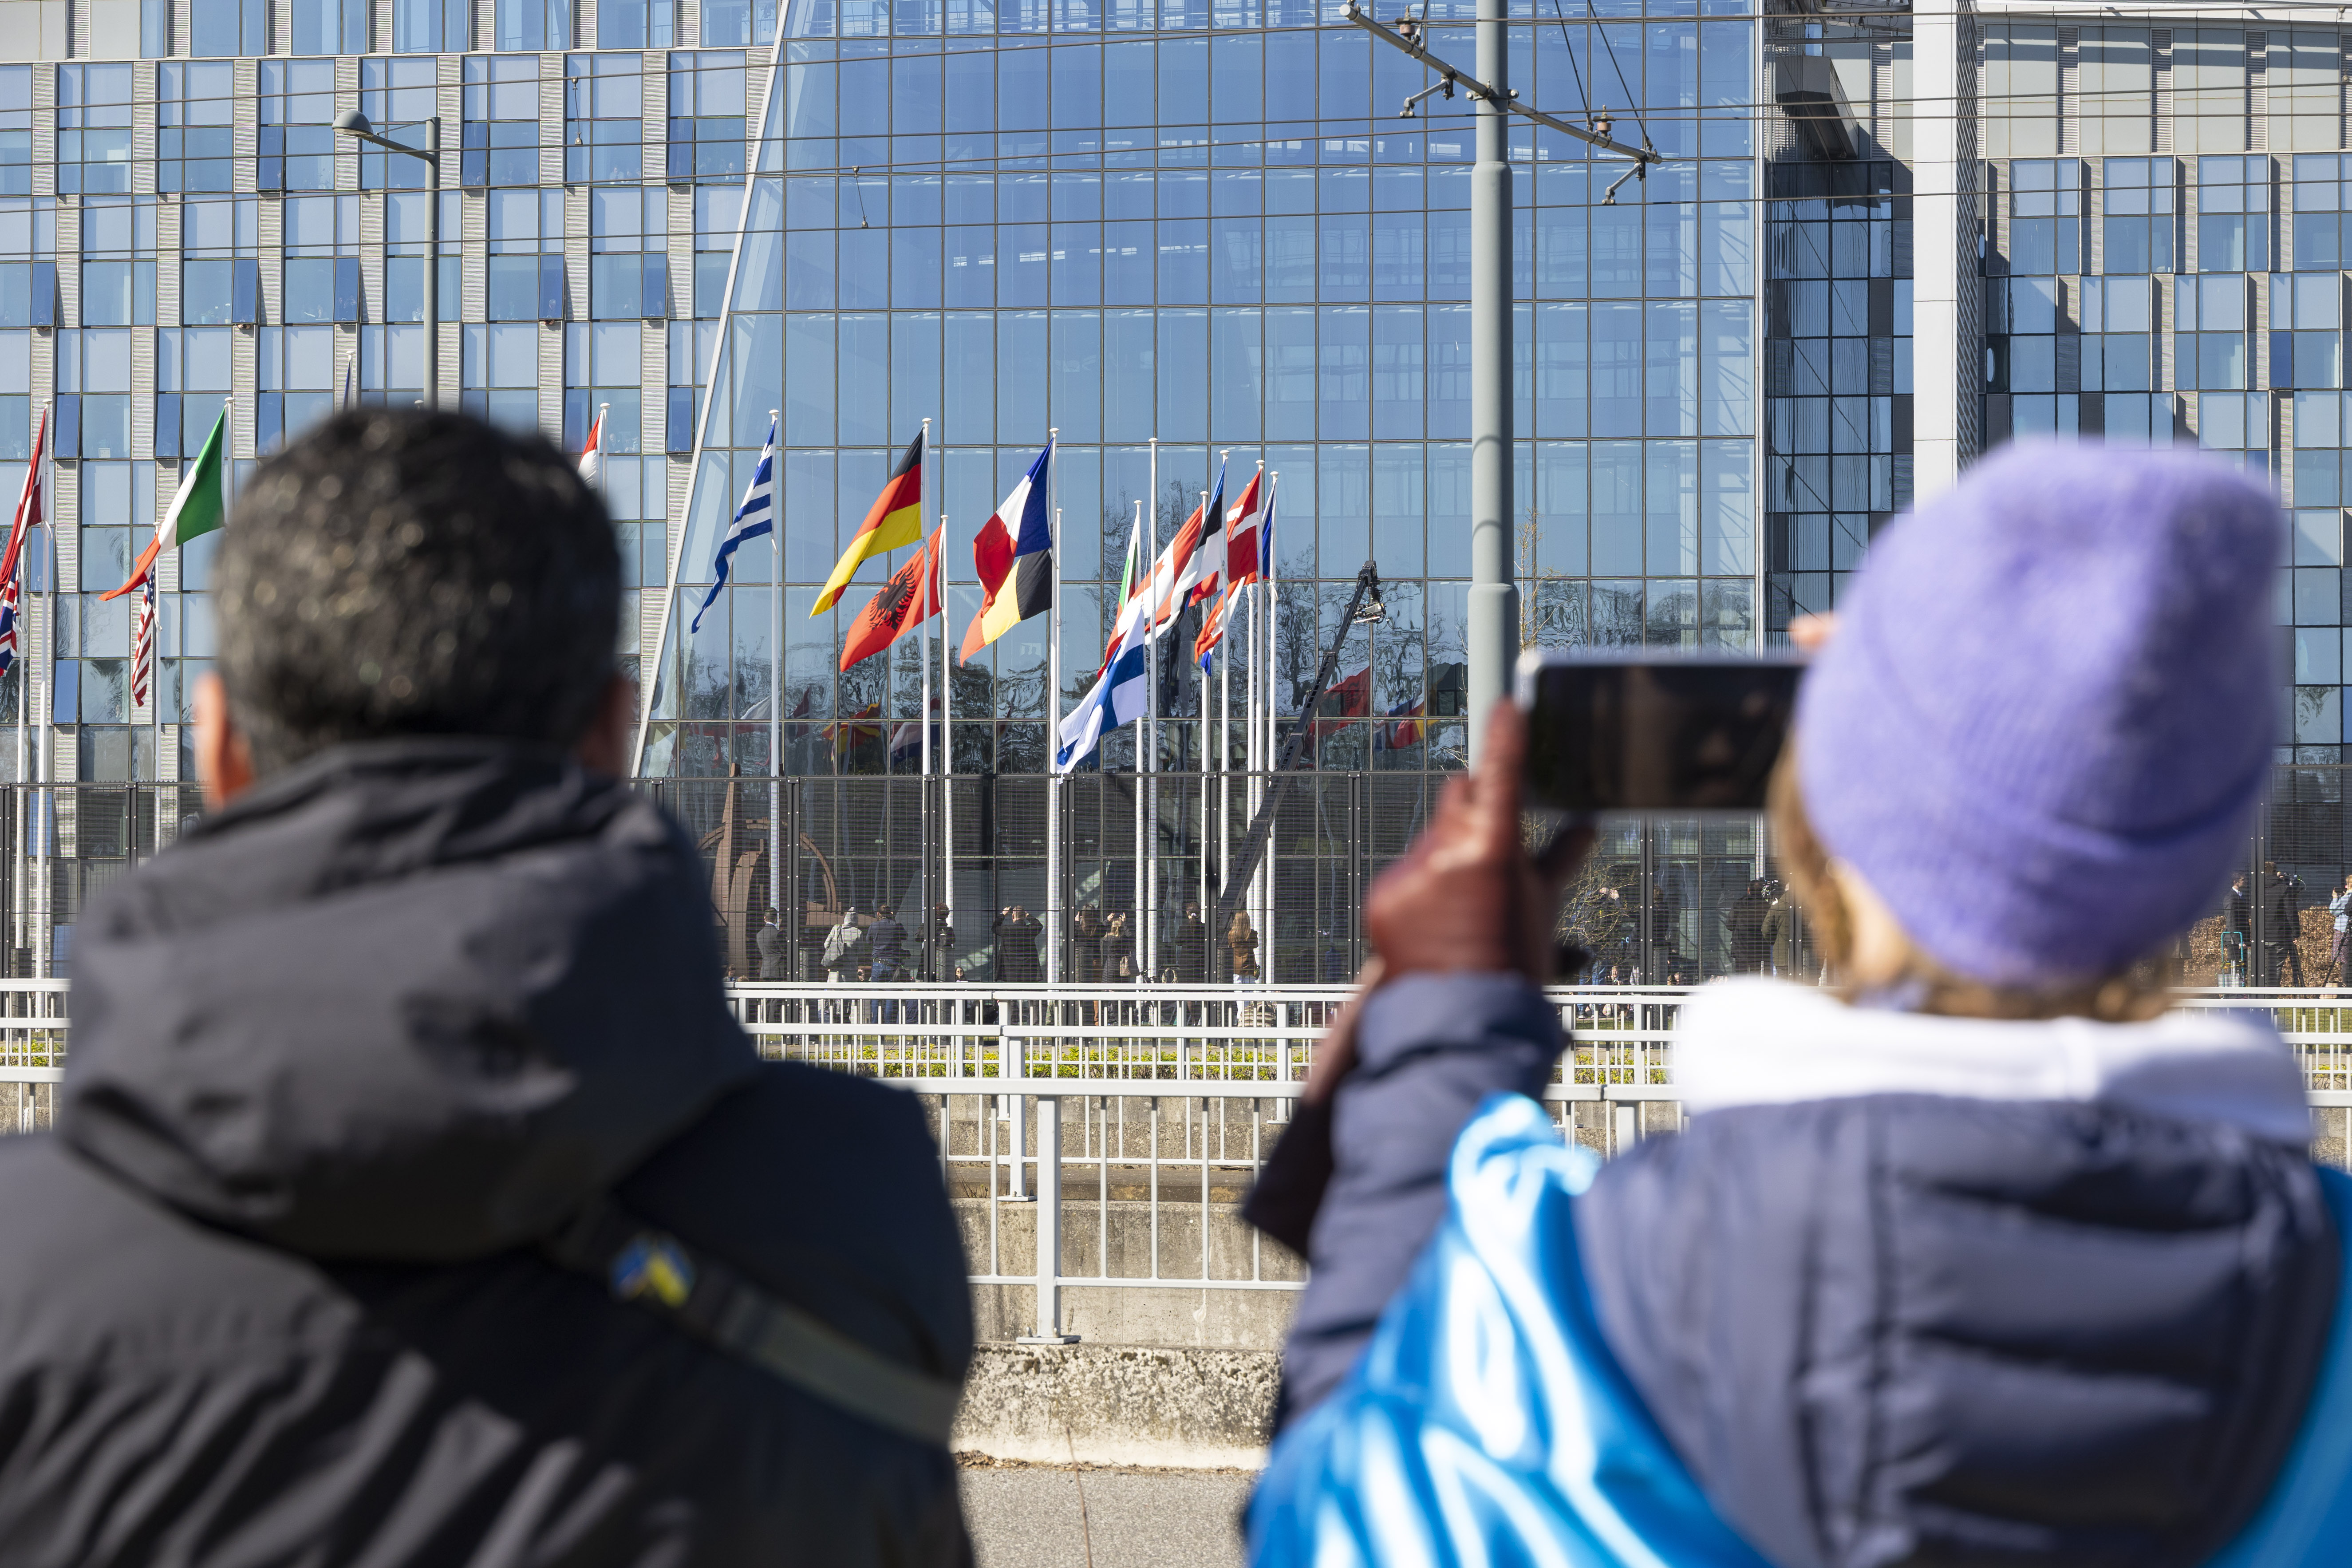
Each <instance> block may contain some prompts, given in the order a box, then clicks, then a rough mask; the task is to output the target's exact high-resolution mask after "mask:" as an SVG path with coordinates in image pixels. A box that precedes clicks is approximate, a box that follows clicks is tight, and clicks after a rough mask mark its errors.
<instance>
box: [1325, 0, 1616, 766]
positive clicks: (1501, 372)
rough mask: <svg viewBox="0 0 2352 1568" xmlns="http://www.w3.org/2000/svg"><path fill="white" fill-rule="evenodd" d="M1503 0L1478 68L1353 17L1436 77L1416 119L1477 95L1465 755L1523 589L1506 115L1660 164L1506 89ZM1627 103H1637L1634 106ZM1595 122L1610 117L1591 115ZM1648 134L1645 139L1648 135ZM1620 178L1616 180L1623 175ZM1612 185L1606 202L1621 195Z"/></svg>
mask: <svg viewBox="0 0 2352 1568" xmlns="http://www.w3.org/2000/svg"><path fill="white" fill-rule="evenodd" d="M1346 16H1347V19H1348V20H1349V21H1350V22H1352V23H1354V24H1355V25H1356V26H1359V27H1361V28H1363V29H1364V30H1365V31H1366V32H1368V33H1370V34H1371V35H1372V37H1376V38H1378V39H1380V40H1381V42H1383V43H1385V44H1387V45H1389V46H1390V47H1391V48H1396V49H1402V51H1404V52H1405V53H1406V54H1408V55H1411V56H1412V58H1414V59H1416V60H1419V61H1420V62H1421V63H1422V64H1423V66H1425V67H1427V68H1429V69H1430V70H1432V71H1434V72H1436V73H1437V75H1438V77H1439V78H1440V80H1439V81H1438V82H1437V84H1436V85H1434V86H1432V87H1428V88H1424V89H1422V90H1421V91H1420V92H1417V93H1415V94H1414V95H1412V97H1411V98H1408V99H1407V100H1405V104H1404V108H1403V110H1402V111H1401V112H1402V115H1403V116H1405V117H1408V118H1409V117H1411V116H1412V113H1413V112H1414V110H1415V108H1416V106H1417V105H1418V104H1419V103H1420V102H1421V100H1423V99H1425V98H1427V97H1428V96H1429V95H1430V94H1431V93H1433V92H1440V91H1442V92H1444V94H1445V96H1446V97H1448V98H1451V97H1453V96H1454V89H1455V88H1456V87H1460V88H1461V89H1463V90H1464V91H1465V92H1466V93H1468V95H1469V96H1470V98H1471V100H1473V102H1474V105H1475V108H1474V110H1473V113H1474V117H1475V123H1476V126H1477V149H1476V160H1475V163H1473V164H1472V165H1471V170H1470V606H1469V609H1470V613H1469V626H1468V627H1467V632H1468V639H1467V640H1468V644H1469V646H1468V648H1467V650H1466V651H1467V653H1468V655H1469V663H1470V713H1469V720H1470V758H1471V761H1472V763H1474V764H1475V763H1476V761H1477V759H1478V755H1479V753H1480V752H1481V751H1482V750H1483V748H1484V745H1485V738H1486V714H1487V712H1488V710H1491V709H1492V708H1493V707H1494V705H1495V704H1496V702H1497V701H1499V700H1501V699H1502V698H1503V697H1504V695H1505V694H1506V693H1507V692H1508V691H1509V690H1510V680H1511V663H1512V660H1513V658H1515V657H1516V656H1517V651H1518V642H1519V637H1518V631H1519V591H1518V586H1517V584H1516V583H1515V582H1514V581H1513V580H1512V574H1511V165H1510V162H1509V156H1508V154H1509V147H1508V145H1507V141H1506V139H1505V136H1504V131H1505V124H1506V122H1505V118H1504V117H1505V116H1506V115H1511V114H1516V115H1518V116H1520V117H1521V118H1523V119H1526V120H1529V121H1534V122H1535V123H1537V124H1539V125H1545V126H1549V127H1550V128H1551V129H1552V130H1554V131H1558V132H1563V133H1565V134H1567V135H1570V136H1573V137H1575V138H1576V139H1577V140H1578V141H1580V142H1589V143H1591V145H1592V146H1595V147H1598V148H1601V149H1602V150H1604V151H1606V152H1611V153H1621V154H1622V155H1623V156H1625V157H1628V158H1631V159H1633V160H1634V163H1633V168H1632V169H1630V170H1628V171H1627V173H1628V174H1640V175H1641V176H1642V177H1643V179H1647V178H1648V174H1647V172H1646V171H1647V165H1649V164H1652V163H1658V162H1660V161H1661V160H1660V158H1659V155H1658V153H1657V152H1656V150H1655V149H1654V148H1651V147H1649V146H1647V145H1646V144H1645V145H1643V146H1641V147H1629V146H1627V145H1626V144H1625V143H1623V142H1618V141H1616V140H1614V139H1612V137H1610V136H1609V135H1608V134H1607V133H1606V132H1605V130H1604V131H1590V130H1585V129H1583V128H1581V127H1579V126H1575V125H1571V124H1570V123H1569V122H1568V121H1565V120H1561V119H1559V118H1558V117H1557V116H1554V115H1549V114H1546V113H1544V112H1543V111H1542V110H1538V109H1531V108H1528V106H1527V105H1525V104H1523V103H1520V102H1519V101H1518V99H1517V94H1515V93H1514V92H1513V91H1512V90H1511V83H1510V74H1511V73H1510V38H1509V29H1508V28H1507V26H1505V23H1506V20H1507V16H1508V9H1507V4H1506V0H1478V17H1477V39H1478V53H1477V73H1476V75H1475V76H1473V75H1471V74H1469V73H1468V72H1465V71H1463V70H1460V69H1458V68H1455V67H1454V66H1451V65H1449V64H1447V63H1446V62H1445V61H1444V60H1442V59H1440V58H1437V57H1436V56H1435V55H1433V54H1431V53H1430V52H1429V51H1428V50H1427V49H1426V48H1424V47H1422V43H1421V37H1422V34H1423V31H1424V29H1423V26H1422V24H1421V22H1420V21H1419V19H1417V18H1415V17H1413V16H1405V17H1403V18H1402V19H1401V20H1400V21H1399V22H1398V23H1397V24H1396V25H1395V26H1393V27H1388V26H1381V24H1380V23H1378V22H1376V21H1374V20H1373V19H1372V18H1371V17H1370V16H1366V15H1365V14H1364V12H1363V11H1362V10H1361V9H1360V8H1359V7H1358V6H1357V5H1355V4H1354V3H1353V0H1350V3H1349V5H1348V8H1347V12H1346ZM1628 107H1629V108H1631V107H1632V106H1631V105H1629V106H1628ZM1596 123H1605V122H1602V121H1596ZM1647 141H1648V137H1647V136H1646V135H1645V136H1644V137H1643V142H1644V143H1646V142H1647ZM1623 183H1624V182H1623V181H1622V179H1621V180H1620V181H1619V182H1618V184H1623ZM1616 197H1617V187H1616V186H1615V185H1612V186H1611V187H1610V188H1609V194H1608V195H1607V196H1606V197H1604V198H1603V199H1604V201H1605V202H1606V203H1608V204H1610V205H1614V203H1615V201H1616Z"/></svg>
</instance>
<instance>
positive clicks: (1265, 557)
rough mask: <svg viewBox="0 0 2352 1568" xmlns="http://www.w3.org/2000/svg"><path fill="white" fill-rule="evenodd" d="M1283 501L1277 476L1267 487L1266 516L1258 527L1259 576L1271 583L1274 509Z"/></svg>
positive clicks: (1280, 480)
mask: <svg viewBox="0 0 2352 1568" xmlns="http://www.w3.org/2000/svg"><path fill="white" fill-rule="evenodd" d="M1281 499H1282V476H1281V475H1279V474H1276V476H1275V479H1274V483H1272V484H1270V485H1268V486H1266V487H1265V517H1264V518H1262V519H1261V520H1260V521H1259V522H1258V525H1257V571H1258V575H1259V576H1261V577H1264V578H1265V579H1266V580H1268V581H1269V582H1270V581H1272V580H1273V577H1274V509H1275V504H1276V502H1277V501H1279V500H1281Z"/></svg>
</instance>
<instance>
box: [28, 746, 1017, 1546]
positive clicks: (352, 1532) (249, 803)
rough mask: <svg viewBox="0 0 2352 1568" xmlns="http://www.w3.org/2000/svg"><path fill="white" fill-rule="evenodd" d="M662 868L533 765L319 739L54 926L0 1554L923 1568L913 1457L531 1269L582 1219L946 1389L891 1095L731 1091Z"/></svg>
mask: <svg viewBox="0 0 2352 1568" xmlns="http://www.w3.org/2000/svg"><path fill="white" fill-rule="evenodd" d="M701 882H702V879H701V876H700V873H699V870H698V866H697V862H696V857H695V855H694V852H693V849H692V847H691V846H690V845H689V844H688V842H687V841H686V839H685V838H684V837H683V836H682V835H681V834H680V833H679V831H678V830H677V827H676V826H674V825H673V824H671V823H670V822H669V820H668V819H667V817H665V816H663V815H662V814H661V813H660V812H659V811H658V810H657V809H656V807H654V806H653V805H650V804H649V803H647V802H646V801H645V800H643V799H642V798H640V797H638V796H636V795H633V794H632V793H630V792H629V791H628V790H627V789H625V787H624V786H622V785H620V784H615V783H613V782H611V781H609V780H604V779H601V778H598V777H595V776H593V775H591V774H588V773H583V772H582V771H581V770H580V769H578V768H577V767H575V766H572V765H571V764H570V763H566V762H563V761H562V760H560V759H558V758H556V757H555V756H553V755H552V754H550V753H545V752H535V751H530V750H525V749H521V748H518V747H513V746H509V745H504V744H500V743H497V742H478V741H464V740H448V741H416V742H385V743H380V744H374V745H367V746H354V747H346V748H341V749H340V750H337V751H335V752H330V753H328V754H326V755H324V756H321V757H319V758H316V759H313V760H312V761H311V762H310V763H306V764H304V765H303V766H301V767H299V768H298V769H296V770H293V771H291V772H289V773H286V774H284V775H282V776H280V777H278V778H277V779H274V780H271V781H269V782H268V783H267V784H263V785H262V786H260V787H259V788H257V789H256V790H254V791H253V792H251V793H250V794H249V795H246V796H245V797H243V798H242V799H240V800H239V801H237V802H236V804H235V805H232V806H231V807H229V808H228V809H227V810H226V811H223V812H221V813H219V814H218V815H216V816H213V817H210V818H208V819H207V820H205V822H204V823H202V824H201V825H199V826H196V827H195V828H194V830H193V831H191V832H190V833H189V834H188V835H187V836H186V837H184V839H183V841H182V843H181V844H180V845H179V846H178V847H174V848H173V849H172V850H171V851H169V852H168V853H166V854H164V855H163V856H162V857H160V858H157V859H156V860H155V861H154V862H153V863H152V865H150V866H149V867H147V868H142V870H140V871H139V872H137V873H136V874H134V875H133V876H131V877H130V878H128V879H125V880H124V881H123V882H121V883H120V884H118V885H117V886H116V887H115V888H113V889H110V890H109V891H108V892H107V893H106V894H105V895H104V896H103V897H101V898H100V899H98V900H93V901H92V904H91V906H90V907H89V910H88V911H87V913H86V915H85V918H84V920H83V921H82V924H81V926H80V929H79V932H78V941H77V951H76V972H77V973H76V981H75V988H74V995H73V1007H74V1029H73V1035H72V1047H71V1052H70V1055H69V1058H68V1067H67V1070H66V1078H65V1083H64V1086H63V1090H62V1099H61V1102H60V1107H59V1111H58V1131H57V1133H56V1135H54V1136H46V1135H45V1136H34V1137H24V1138H8V1139H0V1192H5V1194H7V1195H6V1201H5V1204H4V1205H0V1258H5V1259H6V1260H7V1261H6V1263H5V1266H0V1559H5V1561H6V1562H8V1563H38V1564H47V1563H58V1564H65V1563H76V1564H86V1563H222V1564H227V1563H236V1564H246V1563H252V1564H268V1563H305V1564H308V1563H567V1564H568V1563H583V1564H584V1563H664V1564H670V1563H738V1562H760V1563H891V1564H898V1563H908V1564H913V1563H959V1562H961V1561H964V1560H965V1559H966V1558H967V1557H968V1555H969V1549H968V1546H967V1543H966V1541H965V1537H964V1533H963V1528H962V1523H961V1514H960V1511H959V1508H958V1503H957V1494H956V1479H955V1475H954V1471H953V1468H952V1466H951V1461H950V1458H949V1456H948V1455H947V1453H946V1452H945V1451H944V1449H942V1448H940V1447H936V1446H932V1445H926V1444H922V1443H919V1442H916V1441H914V1440H912V1439H909V1438H905V1437H900V1436H893V1435H891V1434H889V1433H887V1432H885V1431H883V1430H881V1429H880V1428H878V1427H876V1426H871V1425H869V1424H867V1423H866V1421H864V1420H862V1419H860V1418H859V1417H857V1416H855V1415H850V1414H848V1413H846V1412H845V1411H843V1410H840V1409H837V1408H835V1407H834V1406H832V1405H827V1404H824V1403H823V1402H822V1401H820V1400H819V1399H817V1398H816V1397H815V1396H814V1395H812V1394H806V1393H803V1392H802V1391H800V1390H799V1389H798V1388H796V1387H794V1386H792V1385H790V1384H786V1383H785V1382H783V1381H782V1380H781V1379H778V1378H776V1377H774V1376H772V1374H770V1373H766V1372H764V1371H761V1370H759V1369H758V1368H756V1367H754V1366H752V1365H751V1364H749V1363H744V1362H740V1361H738V1360H736V1359H734V1358H733V1357H730V1356H729V1355H728V1354H726V1353H724V1352H720V1351H718V1350H715V1349H712V1348H709V1347H708V1346H706V1345H705V1344H703V1343H702V1342H699V1341H698V1340H695V1339H693V1338H691V1337H689V1336H688V1334H687V1333H686V1332H684V1331H682V1330H680V1329H678V1328H677V1327H675V1326H673V1325H672V1324H671V1323H670V1322H668V1321H665V1320H663V1319H660V1318H657V1317H656V1316H655V1315H653V1313H652V1312H650V1311H649V1310H646V1309H643V1308H640V1307H637V1306H635V1305H630V1304H626V1303H623V1302H620V1301H617V1300H614V1298H613V1297H612V1296H611V1295H609V1294H608V1293H607V1292H606V1290H605V1289H604V1286H603V1284H602V1283H601V1282H600V1281H598V1280H597V1279H593V1278H590V1277H588V1276H587V1275H584V1274H575V1273H572V1272H570V1271H567V1270H566V1269H564V1268H561V1267H558V1266H557V1265H555V1264H553V1263H551V1262H549V1261H546V1260H545V1259H544V1258H542V1257H541V1254H540V1253H539V1252H538V1251H537V1250H536V1244H538V1243H539V1242H541V1241H542V1240H543V1239H545V1238H546V1237H548V1236H549V1235H550V1233H551V1231H553V1230H554V1229H555V1228H556V1227H557V1226H559V1225H560V1224H561V1223H562V1221H563V1220H564V1219H565V1218H566V1216H568V1215H571V1214H572V1212H573V1211H575V1210H576V1209H577V1208H579V1207H580V1205H582V1204H583V1202H585V1201H587V1200H589V1199H591V1198H594V1197H596V1196H598V1195H600V1194H608V1195H610V1196H611V1197H612V1198H613V1199H614V1201H615V1202H617V1203H618V1204H619V1205H622V1206H623V1207H625V1209H626V1210H627V1211H629V1212H630V1213H631V1214H632V1215H635V1216H636V1217H637V1218H638V1219H640V1220H642V1221H644V1222H646V1224H648V1225H650V1226H657V1227H659V1228H661V1229H663V1230H666V1231H667V1232H670V1233H671V1234H674V1235H676V1236H677V1237H679V1238H680V1239H681V1240H683V1241H684V1242H685V1243H686V1244H687V1245H688V1247H691V1248H694V1249H696V1250H697V1251H698V1252H702V1253H704V1254H706V1255H708V1256H709V1257H711V1258H717V1259H721V1260H724V1261H725V1262H727V1263H729V1264H731V1265H732V1266H733V1268H735V1269H736V1270H737V1271H739V1272H740V1274H741V1275H743V1276H744V1277H746V1278H747V1279H750V1280H751V1281H752V1282H753V1283H754V1284H755V1285H757V1286H759V1287H761V1288H763V1289H766V1290H767V1291H768V1292H770V1293H771V1294H772V1295H773V1296H775V1297H778V1298H781V1299H782V1300H785V1301H787V1302H790V1303H792V1304H794V1305H796V1306H799V1307H801V1308H803V1309H805V1310H808V1311H811V1312H814V1313H815V1314H816V1315H817V1316H819V1317H820V1318H822V1319H823V1320H824V1321H827V1322H828V1323H830V1324H831V1325H832V1326H833V1327H834V1328H835V1329H837V1330H838V1331H841V1332H843V1333H845V1334H847V1335H849V1336H851V1337H852V1338H854V1339H856V1340H857V1341H859V1342H863V1343H864V1344H866V1346H868V1347H869V1348H871V1349H873V1350H875V1351H877V1352H880V1353H882V1354H883V1355H885V1356H887V1357H888V1358H890V1359H892V1360H894V1361H896V1362H898V1363H901V1364H903V1365H906V1366H908V1367H910V1368H913V1369H916V1370H918V1371H920V1372H923V1373H928V1374H929V1375H932V1376H934V1377H940V1378H947V1379H958V1378H961V1375H962V1373H963V1372H964V1369H965V1365H966V1363H967V1362H968V1360H969V1358H970V1355H971V1314H970V1307H969V1301H968V1298H967V1293H966V1289H965V1286H964V1262H963V1258H962V1255H961V1247H960V1245H959V1241H958V1238H957V1236H956V1232H955V1228H954V1223H953V1218H952V1215H951V1213H950V1209H949V1205H948V1203H947V1201H946V1194H945V1193H944V1191H943V1189H942V1187H941V1185H940V1179H939V1174H938V1164H937V1156H936V1153H935V1152H934V1150H933V1148H932V1145H931V1142H930V1140H929V1136H928V1133H927V1131H926V1128H925V1124H924V1121H923V1118H922V1116H921V1113H920V1111H919V1108H918V1107H917V1105H916V1103H915V1102H914V1101H913V1100H910V1099H908V1098H907V1097H905V1096H902V1095H900V1094H898V1093H896V1092H895V1091H892V1090H888V1089H882V1088H879V1087H878V1086H875V1085H872V1084H866V1083H861V1082H858V1081H856V1080H855V1079H849V1078H846V1077H844V1076H840V1075H836V1074H829V1073H825V1072H822V1071H819V1070H817V1069H814V1068H801V1067H795V1066H787V1065H783V1064H777V1063H762V1062H761V1061H760V1060H759V1059H758V1058H756V1057H755V1055H754V1054H753V1052H752V1050H751V1046H750V1044H749V1042H748V1041H747V1040H746V1038H745V1037H744V1036H743V1034H742V1033H741V1031H740V1029H739V1028H737V1026H735V1024H734V1023H733V1021H732V1020H731V1019H730V1017H729V1016H728V1013H727V1010H726V1006H725V1004H724V999H723V997H722V994H721V992H720V985H719V955H718V952H717V946H716V943H715V942H714V940H713V937H712V934H711V926H710V917H709V907H708V901H707V898H706V896H705V894H704V892H703V890H702V886H701Z"/></svg>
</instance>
